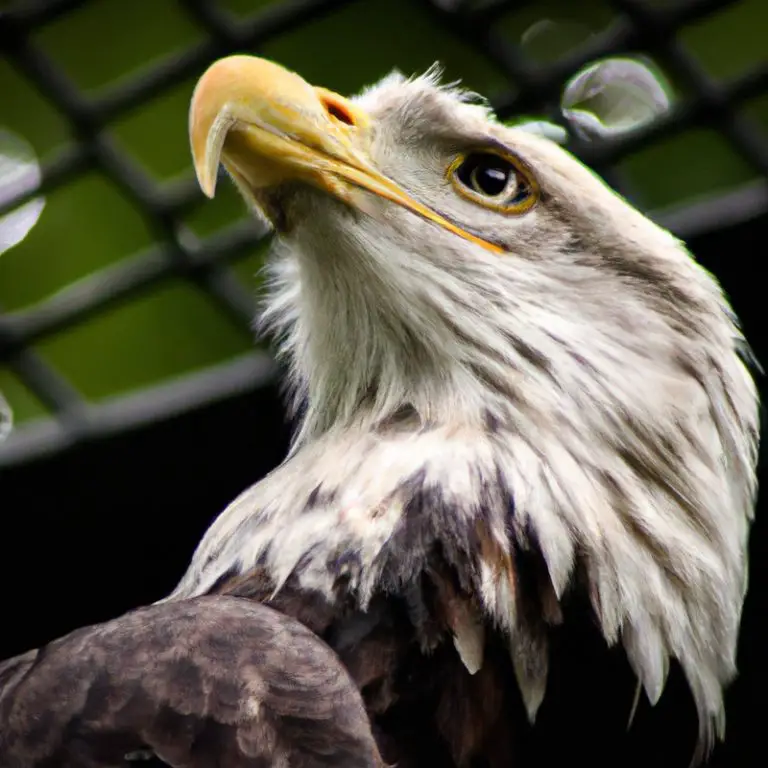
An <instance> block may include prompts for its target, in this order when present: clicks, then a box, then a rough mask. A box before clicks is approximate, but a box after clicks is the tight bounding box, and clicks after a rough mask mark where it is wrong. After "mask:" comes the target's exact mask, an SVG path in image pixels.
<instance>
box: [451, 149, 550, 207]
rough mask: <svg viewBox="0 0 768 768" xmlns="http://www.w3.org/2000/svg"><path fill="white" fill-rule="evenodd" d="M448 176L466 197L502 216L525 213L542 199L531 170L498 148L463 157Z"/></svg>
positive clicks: (471, 153) (472, 152)
mask: <svg viewBox="0 0 768 768" xmlns="http://www.w3.org/2000/svg"><path fill="white" fill-rule="evenodd" d="M446 177H447V178H448V179H449V180H450V182H451V184H453V187H454V189H455V190H456V191H457V192H458V193H459V194H460V195H461V196H462V197H464V198H466V199H467V200H470V201H472V202H473V203H477V204H479V205H482V206H483V207H484V208H489V209H490V210H492V211H498V212H499V213H510V214H517V215H519V214H522V213H525V212H526V211H529V210H530V209H531V208H533V206H534V205H535V204H536V202H537V201H538V199H539V194H540V191H539V185H538V184H537V183H536V180H535V179H534V177H533V174H532V173H531V172H530V171H529V170H528V168H526V167H525V166H524V165H523V163H522V162H521V161H520V160H519V159H518V158H516V157H514V156H513V155H512V154H510V153H507V152H500V151H498V150H495V149H494V150H489V149H477V150H473V151H471V152H466V153H463V154H461V155H459V156H458V157H456V158H455V159H454V160H453V162H452V163H451V164H450V165H449V166H448V170H447V171H446Z"/></svg>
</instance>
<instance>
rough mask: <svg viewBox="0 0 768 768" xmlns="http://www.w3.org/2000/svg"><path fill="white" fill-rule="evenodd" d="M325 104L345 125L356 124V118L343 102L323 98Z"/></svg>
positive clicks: (332, 114)
mask: <svg viewBox="0 0 768 768" xmlns="http://www.w3.org/2000/svg"><path fill="white" fill-rule="evenodd" d="M323 106H325V110H326V112H328V114H329V115H330V116H331V117H332V118H334V119H335V120H338V121H339V122H340V123H344V124H345V125H354V124H355V118H354V117H353V116H352V114H351V113H350V112H349V110H347V109H346V108H345V107H344V106H343V105H342V104H339V103H338V102H335V101H331V100H330V99H323Z"/></svg>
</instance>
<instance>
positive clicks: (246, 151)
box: [189, 56, 502, 252]
mask: <svg viewBox="0 0 768 768" xmlns="http://www.w3.org/2000/svg"><path fill="white" fill-rule="evenodd" d="M370 128H371V118H370V117H369V116H368V115H367V114H365V112H363V111H362V110H361V109H360V108H358V107H357V106H355V105H354V104H352V103H351V102H349V101H348V100H347V99H345V98H344V97H343V96H339V95H338V94H335V93H332V92H331V91H327V90H325V89H324V88H315V87H313V86H311V85H310V84H309V83H307V82H306V81H305V80H304V79H302V78H301V77H299V76H298V75H297V74H294V73H293V72H289V71H288V70H286V69H284V68H283V67H281V66H279V65H278V64H274V63H273V62H271V61H267V60H265V59H259V58H256V57H254V56H230V57H228V58H225V59H220V60H219V61H217V62H215V63H214V64H212V65H211V66H210V67H209V68H208V70H207V71H206V72H205V74H203V76H202V77H201V78H200V80H199V82H198V84H197V87H196V88H195V92H194V95H193V96H192V104H191V105H190V110H189V138H190V143H191V145H192V156H193V158H194V163H195V171H196V173H197V180H198V182H199V183H200V187H201V188H202V190H203V192H204V193H205V194H206V195H207V196H208V197H213V195H214V192H215V190H216V175H217V172H218V167H219V163H220V162H221V163H223V165H224V167H225V168H226V169H227V170H228V171H229V172H230V174H232V176H233V177H234V178H235V179H236V180H237V181H238V182H239V183H240V184H241V185H243V186H244V187H246V188H248V189H251V190H258V189H260V188H265V187H273V186H276V185H278V184H281V183H283V182H287V181H303V182H305V183H308V184H311V185H313V186H315V187H318V188H319V189H322V190H324V191H325V192H327V193H329V194H331V195H333V196H334V197H336V198H338V199H340V200H343V201H344V202H346V203H348V204H349V205H352V206H353V207H356V208H358V209H360V208H361V207H362V204H361V196H360V195H359V194H356V192H357V191H358V190H359V189H361V188H362V189H364V190H367V191H368V192H372V193H374V194H375V195H378V196H380V197H382V198H385V199H387V200H390V201H391V202H393V203H396V204H397V205H400V206H402V207H403V208H407V209H408V210H410V211H412V212H413V213H415V214H417V215H419V216H422V217H424V218H425V219H427V220H429V221H432V222H434V223H435V224H438V225H440V226H441V227H443V228H444V229H447V230H448V231H449V232H453V233H454V234H456V235H458V236H460V237H463V238H465V239H466V240H469V241H471V242H474V243H477V244H479V245H482V246H483V247H485V248H487V249H489V250H492V251H494V252H501V251H502V249H501V248H500V247H499V246H497V245H495V244H493V243H489V242H487V241H485V240H483V239H481V238H478V237H476V236H475V235H473V234H471V233H470V232H467V231H465V230H464V229H462V228H461V227H457V226H456V225H455V224H453V223H451V222H450V221H448V220H447V219H445V218H444V217H442V216H441V215H440V214H439V213H436V212H435V211H433V210H431V209H430V208H428V207H427V206H425V205H423V204H422V203H419V202H418V201H417V200H414V199H413V198H412V197H411V196H410V195H409V194H408V193H407V192H405V190H403V189H402V188H401V187H400V186H399V185H398V184H396V183H395V182H394V181H392V180H391V179H389V178H387V177H386V176H385V175H384V174H382V173H381V172H380V171H378V170H377V169H376V168H375V167H374V165H373V163H372V162H371V160H370V157H369V153H368V152H367V148H368V146H369V143H370V138H371V131H370Z"/></svg>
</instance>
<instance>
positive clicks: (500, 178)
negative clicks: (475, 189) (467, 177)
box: [476, 168, 507, 197]
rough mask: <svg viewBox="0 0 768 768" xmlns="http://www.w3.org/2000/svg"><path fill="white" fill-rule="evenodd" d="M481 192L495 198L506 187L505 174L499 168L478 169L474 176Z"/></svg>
mask: <svg viewBox="0 0 768 768" xmlns="http://www.w3.org/2000/svg"><path fill="white" fill-rule="evenodd" d="M476 178H477V182H478V184H479V186H480V189H481V191H482V192H484V193H485V194H486V195H488V196H489V197H496V195H500V194H501V193H502V192H503V191H504V187H506V186H507V172H506V171H502V170H501V169H500V168H479V169H478V171H477V174H476Z"/></svg>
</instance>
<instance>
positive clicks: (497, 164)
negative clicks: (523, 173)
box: [456, 153, 514, 197]
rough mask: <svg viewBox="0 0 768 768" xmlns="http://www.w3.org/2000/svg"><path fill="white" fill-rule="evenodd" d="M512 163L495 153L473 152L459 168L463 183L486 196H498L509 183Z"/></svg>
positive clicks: (512, 170) (457, 173) (458, 171)
mask: <svg viewBox="0 0 768 768" xmlns="http://www.w3.org/2000/svg"><path fill="white" fill-rule="evenodd" d="M513 172H514V168H512V166H511V164H510V163H509V162H508V161H507V160H505V159H504V158H503V157H499V156H498V155H494V154H481V153H477V154H471V155H469V156H468V157H467V158H466V159H465V160H464V162H463V163H462V164H461V165H460V166H459V168H458V169H457V172H456V175H457V176H458V178H459V180H460V181H461V183H462V184H463V185H464V186H465V187H468V188H469V189H471V190H472V191H473V192H477V193H478V194H481V195H485V196H486V197H498V196H499V195H500V194H501V193H502V192H504V190H505V189H506V188H507V185H508V184H509V176H510V173H513Z"/></svg>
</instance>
